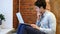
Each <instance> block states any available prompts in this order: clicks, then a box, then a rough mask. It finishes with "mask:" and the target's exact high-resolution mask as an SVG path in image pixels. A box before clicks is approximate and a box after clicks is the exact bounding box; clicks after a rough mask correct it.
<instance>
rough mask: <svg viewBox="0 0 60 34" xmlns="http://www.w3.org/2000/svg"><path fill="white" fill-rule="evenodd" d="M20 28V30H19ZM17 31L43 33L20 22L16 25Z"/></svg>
mask: <svg viewBox="0 0 60 34" xmlns="http://www.w3.org/2000/svg"><path fill="white" fill-rule="evenodd" d="M19 30H20V32H19ZM17 33H26V34H45V33H44V32H41V31H40V30H38V29H35V28H33V27H31V26H30V25H27V24H20V25H19V27H18V31H17Z"/></svg>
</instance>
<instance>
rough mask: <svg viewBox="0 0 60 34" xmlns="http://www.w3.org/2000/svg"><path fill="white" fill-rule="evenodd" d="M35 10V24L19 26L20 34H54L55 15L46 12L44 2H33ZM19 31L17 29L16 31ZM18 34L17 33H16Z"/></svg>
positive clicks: (39, 0)
mask: <svg viewBox="0 0 60 34" xmlns="http://www.w3.org/2000/svg"><path fill="white" fill-rule="evenodd" d="M34 5H35V10H36V11H37V22H36V24H31V25H22V28H21V25H20V28H21V29H20V30H21V32H20V34H22V32H23V34H24V33H26V34H55V32H56V18H55V15H54V14H53V13H52V12H50V11H48V10H46V2H45V0H37V1H36V2H35V4H34ZM18 30H19V29H18ZM18 33H19V32H18Z"/></svg>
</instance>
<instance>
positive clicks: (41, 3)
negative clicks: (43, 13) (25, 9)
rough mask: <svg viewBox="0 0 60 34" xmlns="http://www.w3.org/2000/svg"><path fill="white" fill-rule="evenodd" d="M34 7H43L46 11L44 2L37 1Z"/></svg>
mask: <svg viewBox="0 0 60 34" xmlns="http://www.w3.org/2000/svg"><path fill="white" fill-rule="evenodd" d="M34 5H35V6H38V7H39V8H40V7H43V8H44V9H46V1H45V0H37V1H36V2H35V4H34Z"/></svg>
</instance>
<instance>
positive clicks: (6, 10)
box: [0, 0, 13, 28]
mask: <svg viewBox="0 0 60 34" xmlns="http://www.w3.org/2000/svg"><path fill="white" fill-rule="evenodd" d="M0 13H2V14H4V16H5V19H6V21H4V22H2V27H3V28H12V27H13V1H12V0H1V1H0Z"/></svg>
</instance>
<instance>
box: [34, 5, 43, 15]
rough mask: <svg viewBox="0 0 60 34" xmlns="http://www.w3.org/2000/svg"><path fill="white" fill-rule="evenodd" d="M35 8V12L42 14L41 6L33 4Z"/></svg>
mask: <svg viewBox="0 0 60 34" xmlns="http://www.w3.org/2000/svg"><path fill="white" fill-rule="evenodd" d="M35 10H36V11H37V14H39V15H42V14H43V13H44V8H43V7H40V8H39V7H37V6H35Z"/></svg>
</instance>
